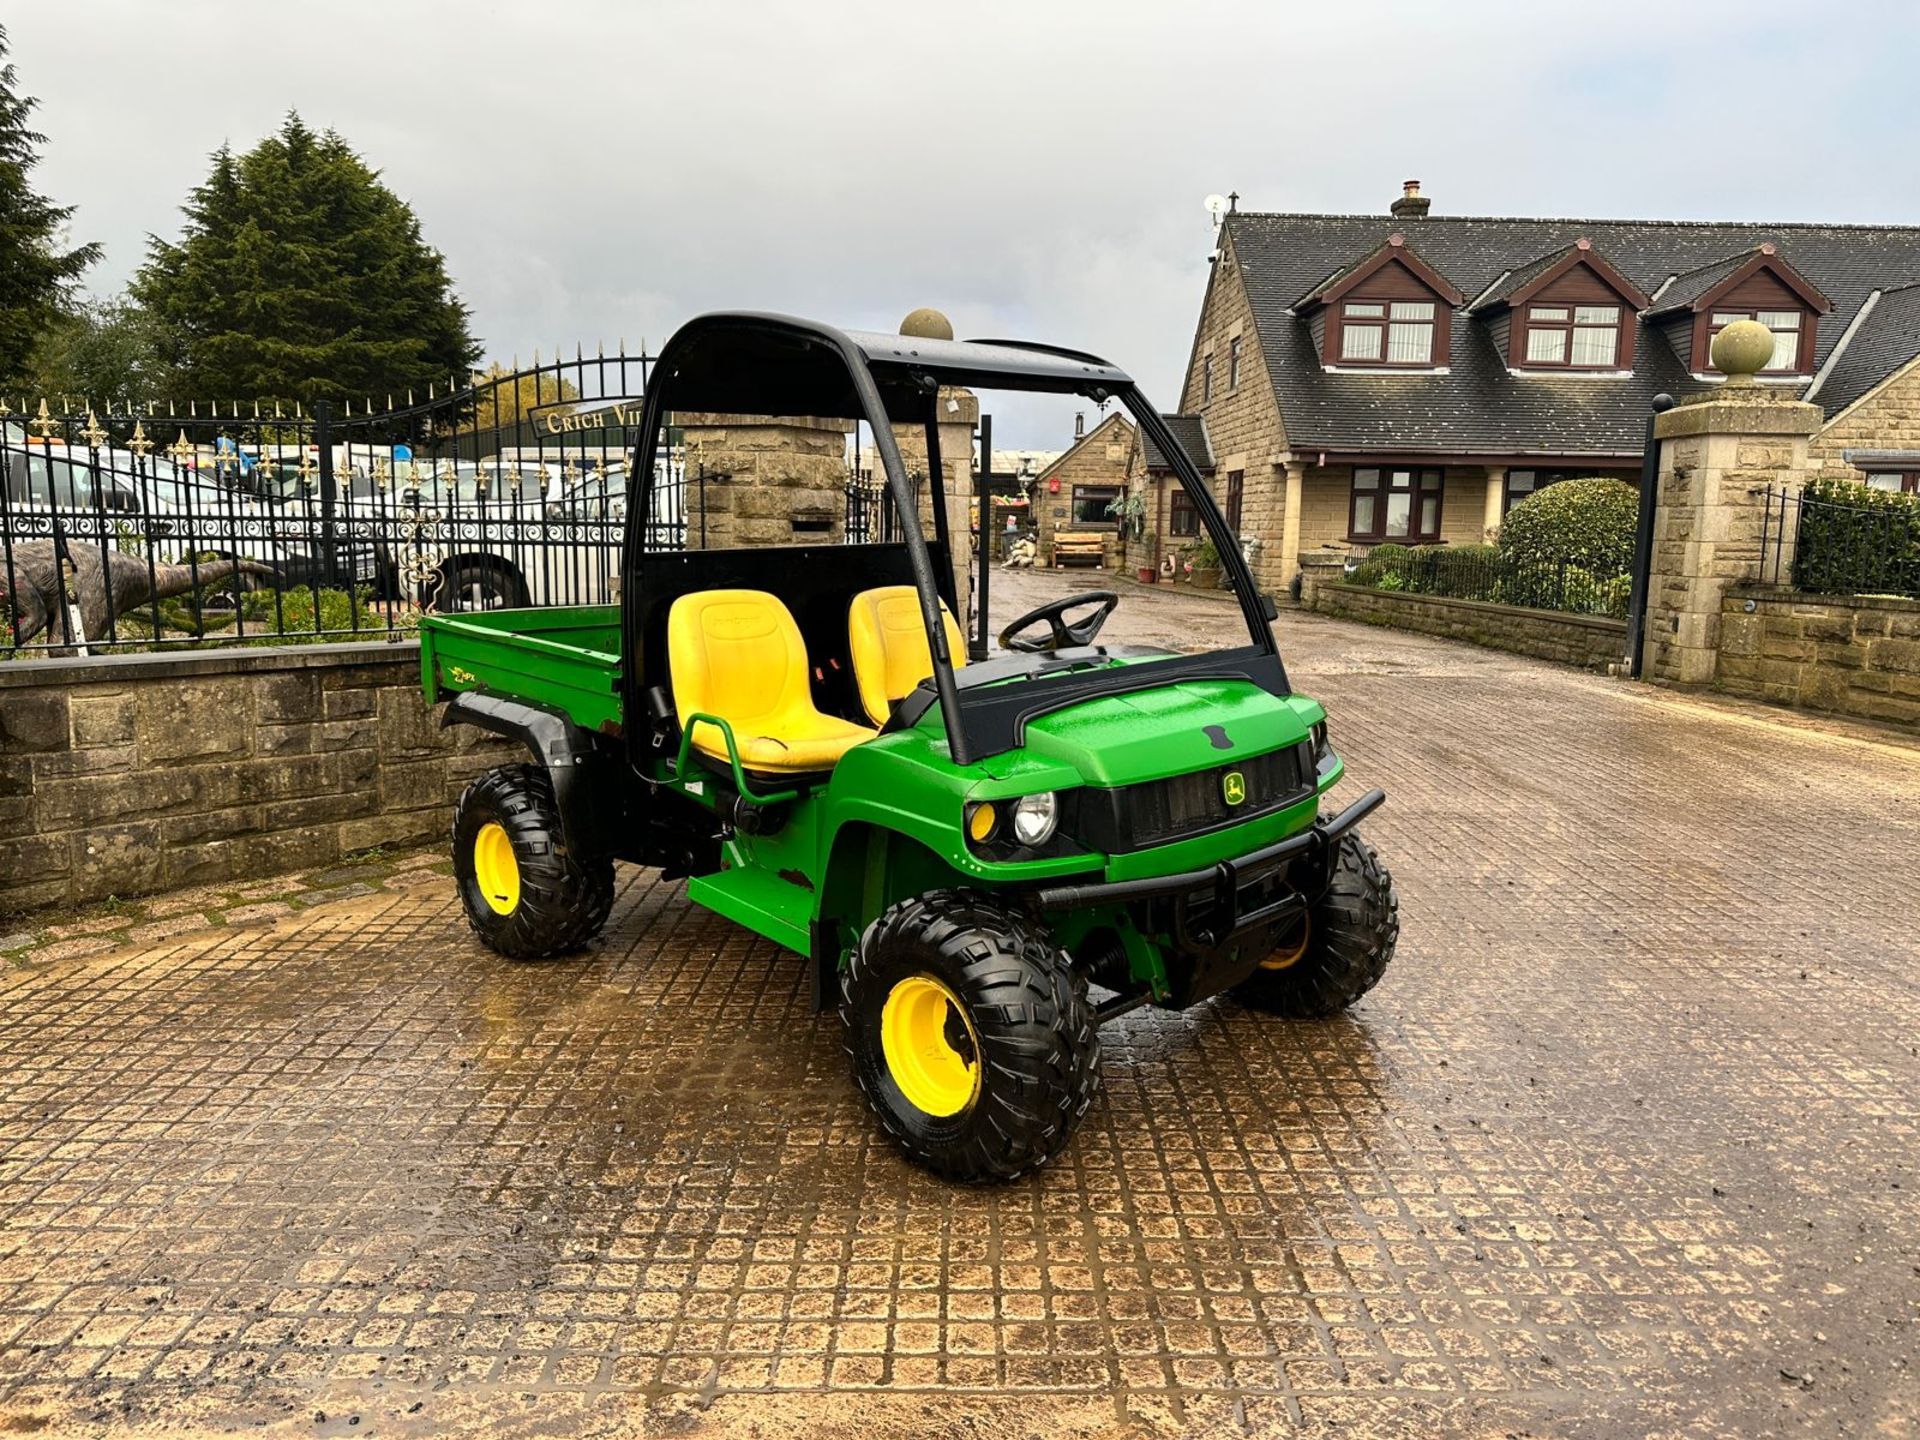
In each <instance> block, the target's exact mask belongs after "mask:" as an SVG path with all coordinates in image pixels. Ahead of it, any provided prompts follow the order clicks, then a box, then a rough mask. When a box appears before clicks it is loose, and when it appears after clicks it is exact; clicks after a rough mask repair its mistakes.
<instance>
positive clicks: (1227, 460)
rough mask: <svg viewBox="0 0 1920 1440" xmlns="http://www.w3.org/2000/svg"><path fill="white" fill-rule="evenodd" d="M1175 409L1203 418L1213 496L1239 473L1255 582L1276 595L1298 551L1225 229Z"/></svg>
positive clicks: (1272, 415)
mask: <svg viewBox="0 0 1920 1440" xmlns="http://www.w3.org/2000/svg"><path fill="white" fill-rule="evenodd" d="M1236 335H1237V336H1239V337H1240V342H1241V343H1240V383H1239V384H1238V385H1229V384H1228V383H1227V380H1228V368H1229V367H1228V356H1229V355H1230V353H1231V351H1232V346H1233V339H1234V337H1235V336H1236ZM1209 355H1211V356H1212V357H1213V395H1212V398H1211V399H1209V400H1207V401H1205V402H1203V401H1202V399H1201V395H1202V388H1203V387H1202V384H1201V370H1202V367H1203V365H1204V362H1205V360H1206V357H1207V356H1209ZM1180 410H1181V413H1183V414H1189V415H1200V416H1203V417H1205V419H1206V422H1207V441H1208V443H1209V444H1210V445H1211V446H1212V448H1213V462H1214V494H1215V495H1216V496H1221V497H1223V496H1224V495H1225V493H1226V483H1227V476H1228V475H1229V474H1230V473H1231V472H1233V471H1235V470H1238V471H1240V472H1241V474H1242V475H1244V476H1245V477H1246V478H1245V481H1244V486H1245V488H1244V490H1243V491H1242V499H1241V505H1240V533H1241V535H1242V537H1243V538H1247V537H1250V538H1252V539H1255V540H1258V541H1259V544H1258V546H1257V547H1256V548H1255V550H1254V561H1253V573H1254V579H1255V581H1256V583H1257V584H1258V585H1259V587H1260V588H1261V589H1262V590H1271V591H1273V592H1275V593H1276V594H1277V593H1281V592H1283V591H1284V590H1285V589H1286V588H1287V586H1288V584H1289V582H1291V581H1292V579H1293V574H1294V570H1293V564H1294V560H1293V557H1294V556H1295V555H1297V554H1298V552H1299V548H1300V547H1299V546H1298V545H1297V544H1294V545H1289V544H1288V543H1287V504H1286V500H1287V472H1286V469H1285V468H1283V459H1284V456H1285V453H1286V449H1287V432H1286V429H1285V427H1284V426H1283V425H1282V423H1281V419H1280V407H1279V405H1278V404H1276V403H1275V401H1274V398H1273V384H1272V382H1271V381H1270V380H1269V379H1268V377H1267V361H1266V356H1265V355H1264V354H1262V353H1261V350H1260V337H1259V335H1258V334H1257V333H1256V332H1255V330H1254V326H1253V309H1252V307H1251V306H1250V305H1249V304H1248V302H1247V287H1246V284H1245V282H1244V281H1243V280H1242V278H1241V275H1240V261H1239V258H1238V256H1237V255H1236V254H1235V253H1234V248H1233V232H1232V230H1231V229H1229V230H1227V231H1226V232H1225V239H1224V242H1223V244H1222V246H1221V249H1220V252H1219V253H1218V254H1217V255H1216V256H1215V257H1214V263H1213V274H1212V277H1211V278H1210V279H1209V280H1208V282H1207V295H1206V299H1205V301H1204V302H1203V303H1202V305H1201V307H1200V324H1199V327H1198V329H1197V330H1196V332H1195V334H1194V338H1193V351H1192V353H1191V354H1190V355H1189V356H1188V357H1187V377H1186V383H1185V385H1184V386H1183V387H1182V388H1181V392H1180ZM1345 523H1346V522H1345V520H1344V519H1343V520H1342V521H1341V524H1342V525H1343V526H1344V525H1345ZM1343 533H1344V532H1343Z"/></svg>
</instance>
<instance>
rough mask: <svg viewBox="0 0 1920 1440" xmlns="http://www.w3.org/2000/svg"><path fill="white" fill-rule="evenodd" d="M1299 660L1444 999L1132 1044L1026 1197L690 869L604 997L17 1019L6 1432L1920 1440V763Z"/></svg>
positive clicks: (380, 907) (1223, 622)
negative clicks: (930, 1130) (907, 1125)
mask: <svg viewBox="0 0 1920 1440" xmlns="http://www.w3.org/2000/svg"><path fill="white" fill-rule="evenodd" d="M1083 583H1085V582H1084V579H1083V578H1082V577H1073V578H1064V577H1058V576H1024V577H1018V578H1002V580H1001V583H1000V587H999V591H998V598H997V599H996V604H995V609H996V613H1000V612H1002V611H1003V610H1004V613H1008V614H1011V613H1012V611H1013V607H1014V606H1015V605H1016V604H1018V603H1020V601H1021V600H1022V599H1031V600H1035V601H1037V599H1038V598H1040V597H1041V596H1043V595H1046V594H1054V593H1061V592H1062V591H1064V590H1066V589H1069V588H1076V587H1078V586H1079V585H1081V584H1083ZM1236 623H1237V622H1236V617H1235V615H1234V612H1233V611H1232V609H1231V608H1230V607H1229V606H1227V605H1226V604H1224V603H1223V602H1222V601H1220V600H1218V599H1214V598H1210V597H1186V596H1181V595H1177V594H1174V595H1166V594H1157V593H1154V592H1151V591H1144V590H1141V589H1136V588H1134V587H1131V586H1129V587H1127V589H1126V592H1125V598H1124V601H1123V604H1122V607H1121V610H1120V612H1119V614H1118V616H1117V617H1116V620H1115V625H1114V633H1115V634H1116V635H1120V636H1123V637H1125V638H1150V637H1152V636H1156V635H1157V636H1160V637H1164V638H1170V639H1172V640H1174V641H1176V642H1178V643H1186V644H1195V643H1199V642H1200V640H1201V638H1202V637H1205V636H1208V635H1219V636H1221V637H1223V638H1225V637H1229V636H1230V635H1231V633H1232V627H1233V626H1234V625H1235V624H1236ZM1279 628H1280V632H1281V635H1282V638H1283V643H1284V644H1285V645H1286V647H1287V652H1288V657H1289V663H1290V667H1291V670H1292V673H1293V676H1294V679H1295V682H1296V684H1298V685H1299V686H1300V688H1302V689H1304V690H1307V691H1308V692H1309V693H1312V694H1314V695H1316V696H1318V697H1320V698H1322V699H1323V700H1325V701H1326V703H1327V705H1328V708H1329V710H1330V711H1331V713H1332V726H1333V735H1334V739H1335V742H1336V744H1337V745H1339V747H1340V748H1341V749H1342V750H1343V752H1344V753H1345V754H1346V756H1347V759H1348V763H1349V767H1350V773H1351V775H1352V779H1351V780H1350V781H1348V782H1347V789H1348V791H1349V792H1352V793H1357V790H1358V788H1360V787H1362V786H1365V785H1369V784H1374V783H1380V784H1383V785H1384V786H1385V787H1386V788H1387V790H1388V792H1389V795H1390V800H1389V804H1388V806H1387V807H1386V808H1385V809H1384V810H1383V811H1382V812H1381V813H1380V814H1379V815H1377V816H1376V817H1374V818H1373V819H1372V820H1370V821H1369V822H1368V827H1367V828H1368V833H1369V835H1370V838H1371V839H1372V840H1373V841H1374V842H1375V844H1376V845H1377V846H1378V847H1379V848H1380V850H1381V852H1382V855H1383V858H1385V860H1386V861H1387V862H1388V864H1389V865H1390V866H1391V867H1392V869H1393V871H1394V874H1395V876H1396V878H1397V881H1398V884H1399V889H1400V895H1401V908H1402V915H1403V919H1404V929H1403V932H1402V938H1401V943H1400V951H1399V957H1398V959H1397V961H1396V963H1395V965H1394V967H1393V969H1392V970H1390V971H1389V973H1388V975H1387V978H1386V979H1385V981H1384V982H1383V983H1382V984H1381V985H1380V987H1379V988H1378V989H1377V990H1376V991H1375V992H1374V993H1373V994H1372V995H1370V996H1369V997H1368V998H1367V999H1366V1000H1365V1001H1363V1002H1362V1003H1361V1004H1360V1005H1359V1006H1358V1007H1357V1008H1356V1009H1355V1010H1354V1011H1353V1012H1351V1013H1350V1014H1349V1015H1347V1016H1346V1017H1343V1018H1341V1019H1338V1020H1334V1021H1330V1022H1325V1023H1318V1024H1288V1023H1284V1022H1279V1021H1275V1020H1272V1019H1269V1018H1265V1017H1262V1016H1260V1015H1256V1014H1253V1013H1250V1012H1247V1011H1243V1010H1241V1009H1239V1008H1237V1007H1235V1006H1234V1005H1232V1004H1230V1003H1227V1002H1219V1003H1214V1004H1209V1005H1205V1006H1202V1007H1201V1008H1199V1009H1197V1010H1194V1011H1192V1012H1188V1013H1184V1014H1177V1015H1167V1014H1158V1013H1137V1014H1134V1015H1132V1016H1129V1017H1126V1018H1125V1019H1123V1020H1120V1021H1118V1022H1116V1023H1115V1024H1113V1025H1111V1026H1109V1027H1108V1028H1107V1029H1106V1030H1104V1031H1103V1032H1102V1039H1103V1044H1104V1049H1105V1057H1104V1062H1103V1074H1104V1080H1105V1088H1104V1091H1103V1093H1102V1095H1101V1097H1100V1098H1099V1099H1098V1100H1097V1101H1096V1102H1095V1104H1094V1107H1093V1109H1092V1110H1091V1111H1090V1113H1089V1114H1088V1117H1087V1120H1086V1123H1085V1125H1084V1126H1083V1128H1082V1129H1081V1131H1080V1133H1079V1136H1078V1138H1077V1140H1076V1141H1075V1143H1074V1144H1073V1145H1072V1147H1071V1148H1070V1150H1069V1152H1068V1153H1067V1155H1066V1156H1065V1158H1064V1159H1063V1160H1062V1161H1061V1162H1060V1163H1058V1164H1057V1165H1055V1166H1054V1167H1052V1168H1051V1169H1049V1170H1047V1171H1045V1172H1044V1173H1042V1174H1041V1175H1039V1176H1037V1177H1035V1178H1033V1179H1031V1180H1029V1181H1026V1182H1023V1183H1020V1184H1016V1185H1011V1186H1006V1187H1003V1188H1000V1189H990V1190H977V1189H955V1188H950V1187H947V1186H944V1185H942V1184H940V1183H938V1182H936V1181H934V1180H932V1179H931V1178H929V1177H928V1176H926V1175H925V1174H923V1173H921V1172H919V1171H917V1170H915V1169H913V1168H912V1167H910V1166H908V1165H906V1164H905V1163H904V1162H902V1161H901V1160H900V1159H899V1158H898V1156H897V1155H896V1154H895V1152H894V1151H893V1150H892V1149H891V1148H890V1146H889V1145H888V1144H887V1142H886V1141H885V1139H884V1137H883V1136H882V1135H881V1134H880V1133H879V1130H878V1128H877V1127H876V1126H875V1125H874V1124H872V1123H871V1122H870V1121H869V1119H868V1117H867V1115H866V1112H865V1111H864V1109H863V1107H862V1105H861V1102H860V1099H859V1096H858V1094H857V1093H856V1091H855V1089H854V1086H853V1084H852V1083H851V1081H850V1079H849V1077H848V1074H847V1067H846V1061H845V1056H844V1055H843V1053H842V1051H841V1048H840V1037H839V1034H838V1029H837V1024H836V1022H834V1021H833V1020H832V1019H830V1018H816V1017H815V1016H813V1015H812V1014H811V1013H810V1011H809V1007H808V1004H807V996H806V991H805V986H804V982H803V973H802V968H801V965H800V963H799V962H798V960H796V959H795V958H793V957H790V956H787V955H784V954H782V953H780V952H778V951H776V950H775V949H774V948H773V947H772V946H771V945H769V944H767V943H765V942H763V941H760V940H758V939H756V938H754V937H751V936H749V935H748V934H747V933H746V932H744V931H742V930H739V929H737V928H736V927H734V926H732V925H730V924H728V923H727V922H725V921H723V920H720V919H718V918H716V917H714V916H711V915H709V914H706V913H705V912H702V911H699V910H696V909H694V908H693V907H692V906H690V905H689V904H688V903H687V902H686V900H685V899H684V898H683V896H682V893H681V890H680V887H679V886H678V885H677V884H663V883H661V882H659V880H658V879H657V877H656V876H655V875H654V874H653V873H652V872H637V871H633V870H630V869H623V871H622V875H621V885H622V893H621V897H620V900H619V903H618V905H617V907H616V909H615V912H614V918H613V922H612V924H611V926H610V927H609V929H608V931H607V934H606V936H605V938H604V941H603V942H601V943H598V944H596V945H595V946H594V947H593V948H592V949H591V950H590V951H589V952H588V953H586V954H585V955H582V956H580V957H576V958H572V959H567V960H561V961H554V962H547V963H541V964H533V965H519V964H514V963H512V962H509V961H506V960H502V959H499V958H497V957H495V956H493V955H491V954H489V953H488V952H486V951H484V950H482V949H480V948H479V946H478V945H477V944H476V943H474V942H473V941H472V940H471V939H470V938H469V937H468V934H467V931H466V929H465V926H464V924H463V923H462V921H461V918H460V914H459V908H458V905H457V903H456V901H455V899H454V896H453V893H452V889H451V884H450V882H448V881H446V880H445V879H444V878H442V877H438V876H435V875H432V874H431V873H429V872H425V871H421V872H420V873H419V874H418V877H417V880H416V883H412V884H409V885H407V886H405V887H404V888H399V889H393V890H388V891H381V892H376V893H371V894H361V895H358V896H355V897H353V898H349V899H346V900H343V901H340V902H338V903H334V904H325V905H321V906H319V907H318V908H315V909H312V910H309V911H307V912H305V913H302V914H298V915H294V916H291V917H288V918H282V919H279V920H277V921H274V920H272V919H271V917H267V918H268V923H264V924H256V925H254V926H252V927H250V928H231V927H229V928H222V929H215V930H210V931H204V932H201V933H196V934H184V935H176V936H168V937H164V938H158V939H155V940H153V941H151V942H150V943H146V944H143V945H140V946H138V947H136V948H125V949H119V950H115V951H113V952H111V953H106V954H100V955H93V956H84V957H75V956H72V955H67V956H65V957H63V958H56V959H44V960H38V961H35V960H33V959H31V957H30V958H29V959H28V961H27V962H26V963H22V964H15V965H14V966H13V967H12V968H9V969H5V970H0V1435H3V1434H7V1433H15V1432H28V1431H39V1432H40V1433H95V1432H99V1431H121V1430H152V1431H156V1432H164V1433H203V1432H208V1431H226V1430H233V1431H242V1430H244V1431H249V1432H256V1433H257V1432H259V1431H260V1430H261V1429H263V1428H264V1429H265V1430H267V1431H268V1432H269V1433H298V1434H303V1435H305V1434H314V1435H335V1434H338V1435H370V1434H371V1435H426V1434H438V1433H446V1432H447V1431H449V1430H453V1429H459V1428H472V1429H481V1428H484V1429H486V1430H487V1431H488V1432H489V1433H494V1434H509V1435H511V1434H543V1435H544V1434H573V1433H592V1434H614V1433H648V1434H653V1433H660V1434H686V1435H695V1436H703V1435H728V1436H733V1435H740V1436H746V1435H767V1436H773V1435H781V1436H793V1435H849V1436H851V1435H855V1434H859V1435H862V1436H874V1435H893V1434H900V1435H915V1436H936V1437H944V1436H956V1437H957V1436H1000V1435H1004V1436H1008V1437H1014V1436H1029V1435H1056V1434H1057V1435H1074V1436H1089V1437H1103V1440H1122V1437H1126V1440H1146V1437H1163V1436H1175V1435H1184V1434H1192V1435H1216V1434H1218V1435H1227V1436H1233V1435H1243V1434H1254V1435H1265V1434H1281V1433H1288V1434H1290V1433H1294V1432H1295V1431H1298V1430H1302V1429H1304V1430H1305V1431H1306V1433H1327V1434H1342V1435H1362V1436H1383V1435H1435V1434H1473V1435H1482V1434H1484V1435H1489V1436H1503V1435H1518V1434H1530V1435H1588V1434H1592V1435H1623V1436H1625V1435H1635V1436H1637V1435H1645V1434H1662V1435H1666V1434H1672V1435H1755V1434H1771V1433H1785V1434H1805V1435H1817V1436H1828V1435H1872V1436H1882V1437H1885V1436H1910V1435H1914V1434H1916V1433H1920V1418H1917V1417H1920V1383H1917V1382H1916V1378H1915V1375H1914V1367H1915V1366H1916V1365H1920V1195H1916V1190H1920V1166H1916V1163H1915V1155H1916V1146H1917V1143H1920V1058H1917V1056H1916V1049H1917V1047H1920V958H1917V957H1916V949H1917V948H1920V941H1917V939H1916V936H1917V934H1920V877H1917V876H1916V870H1915V857H1916V856H1917V855H1920V749H1916V748H1915V747H1914V746H1912V745H1911V744H1908V743H1903V742H1901V741H1899V740H1897V739H1894V738H1891V737H1889V736H1887V735H1885V734H1883V733H1879V732H1873V731H1869V730H1864V729H1853V728H1848V727H1844V726H1839V725H1829V724H1824V723H1817V722H1812V721H1809V720H1807V719H1805V718H1804V717H1798V716H1792V715H1788V714H1785V713H1783V712H1774V711H1766V710H1760V709H1755V708H1751V707H1739V706H1729V705H1725V704H1721V703H1719V702H1715V701H1710V700H1703V699H1697V698H1690V697H1686V696H1680V695H1674V694H1669V693H1664V692H1659V691H1654V690H1650V689H1646V688H1643V687H1636V686H1629V685H1625V684H1622V683H1620V682H1615V681H1610V680H1606V679H1602V678H1599V677H1593V676H1587V675H1580V674H1575V673H1572V672H1569V671H1565V670H1561V669H1557V668H1554V667H1550V666H1546V665H1542V664H1536V663H1533V662H1529V661H1524V660H1517V659H1512V658H1509V657H1505V656H1501V655H1498V654H1493V653H1490V652H1484V651H1478V650H1473V649H1468V648H1463V647H1458V646H1452V645H1447V644H1443V643H1440V642H1434V641H1428V640H1424V639H1420V638H1417V637H1409V636H1404V635H1398V634H1395V633H1392V632H1388V631H1377V630H1370V629H1366V628H1364V627H1359V626H1353V625H1344V624H1338V623H1334V622H1329V621H1325V620H1321V619H1318V618H1316V617H1311V616H1298V615H1292V614H1289V615H1287V616H1285V617H1283V619H1282V621H1281V624H1280V627H1279Z"/></svg>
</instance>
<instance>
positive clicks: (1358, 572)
mask: <svg viewBox="0 0 1920 1440" xmlns="http://www.w3.org/2000/svg"><path fill="white" fill-rule="evenodd" d="M1348 578H1349V579H1350V580H1351V581H1352V582H1353V583H1354V584H1357V585H1366V586H1368V587H1370V588H1372V589H1375V590H1393V591H1401V592H1405V593H1407V594H1415V595H1434V596H1439V597H1444V598H1447V599H1452V600H1481V601H1485V602H1487V603H1489V604H1493V605H1516V606H1521V607H1524V608H1526V609H1529V610H1561V611H1565V612H1567V613H1569V614H1574V615H1610V616H1613V617H1615V618H1623V617H1624V616H1625V615H1626V613H1627V601H1628V597H1629V594H1630V592H1631V590H1632V586H1633V581H1632V577H1631V575H1630V574H1629V572H1628V571H1627V570H1626V569H1625V568H1624V567H1619V568H1616V567H1596V568H1589V567H1587V566H1583V565H1578V564H1575V563H1573V562H1571V561H1567V560H1557V561H1549V562H1532V561H1521V560H1516V559H1515V558H1513V557H1512V556H1509V555H1504V554H1501V553H1500V552H1498V551H1496V550H1493V549H1492V548H1490V547H1484V546H1473V547H1463V548H1459V549H1454V548H1449V547H1447V546H1444V545H1436V546H1420V547H1417V548H1406V547H1401V546H1397V545H1396V546H1382V547H1380V548H1379V549H1376V550H1374V551H1372V552H1371V553H1370V554H1368V555H1367V556H1365V557H1364V558H1362V559H1360V560H1359V561H1358V562H1357V563H1355V564H1354V566H1353V567H1352V570H1351V572H1350V574H1349V576H1348Z"/></svg>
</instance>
